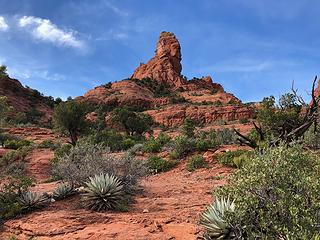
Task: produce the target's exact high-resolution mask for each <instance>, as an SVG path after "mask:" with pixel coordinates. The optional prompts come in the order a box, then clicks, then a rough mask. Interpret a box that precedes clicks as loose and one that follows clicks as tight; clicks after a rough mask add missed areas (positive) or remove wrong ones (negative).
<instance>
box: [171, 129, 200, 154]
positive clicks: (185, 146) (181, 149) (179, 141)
mask: <svg viewBox="0 0 320 240" xmlns="http://www.w3.org/2000/svg"><path fill="white" fill-rule="evenodd" d="M173 145H174V151H173V152H172V153H171V158H172V159H179V158H183V157H185V156H186V155H187V154H188V153H190V152H192V151H194V149H195V140H194V139H191V138H188V137H187V136H184V135H182V136H178V137H177V138H176V139H175V140H174V142H173Z"/></svg>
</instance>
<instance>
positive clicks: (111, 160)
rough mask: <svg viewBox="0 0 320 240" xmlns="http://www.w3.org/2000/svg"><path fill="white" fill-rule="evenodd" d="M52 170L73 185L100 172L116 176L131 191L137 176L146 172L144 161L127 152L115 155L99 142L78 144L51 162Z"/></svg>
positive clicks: (125, 188) (79, 183)
mask: <svg viewBox="0 0 320 240" xmlns="http://www.w3.org/2000/svg"><path fill="white" fill-rule="evenodd" d="M53 173H54V174H55V175H58V176H60V177H61V178H62V179H63V180H65V181H66V182H68V183H69V184H71V185H72V186H73V187H78V186H83V185H84V184H85V182H87V181H88V179H89V177H92V176H95V175H99V174H101V173H103V174H106V173H108V174H110V175H115V176H117V177H118V178H119V179H120V180H121V182H122V183H123V185H124V190H125V191H126V192H128V193H130V192H133V190H134V187H135V185H136V183H137V180H138V179H139V178H140V177H142V176H144V175H146V174H147V173H148V169H147V167H146V164H145V163H144V162H143V161H139V160H136V159H135V158H134V157H132V156H130V155H126V156H125V157H122V158H119V159H117V158H115V157H114V156H112V155H110V154H109V153H108V149H106V148H105V147H103V146H101V145H90V144H87V145H77V146H75V147H73V148H71V150H70V152H69V153H68V154H66V155H64V156H63V157H61V158H60V159H59V160H58V161H57V162H56V163H55V164H54V165H53Z"/></svg>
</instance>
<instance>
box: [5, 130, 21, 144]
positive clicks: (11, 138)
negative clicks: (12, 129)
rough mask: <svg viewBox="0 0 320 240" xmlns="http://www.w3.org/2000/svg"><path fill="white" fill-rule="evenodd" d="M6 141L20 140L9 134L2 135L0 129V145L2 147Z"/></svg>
mask: <svg viewBox="0 0 320 240" xmlns="http://www.w3.org/2000/svg"><path fill="white" fill-rule="evenodd" d="M8 140H20V138H18V137H16V136H14V135H11V134H7V133H3V132H1V129H0V145H1V146H2V147H4V143H5V142H6V141H8Z"/></svg>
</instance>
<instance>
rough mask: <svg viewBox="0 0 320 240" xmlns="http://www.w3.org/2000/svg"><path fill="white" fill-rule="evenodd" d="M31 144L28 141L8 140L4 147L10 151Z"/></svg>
mask: <svg viewBox="0 0 320 240" xmlns="http://www.w3.org/2000/svg"><path fill="white" fill-rule="evenodd" d="M30 145H31V142H30V141H28V140H14V139H12V140H6V141H5V142H4V147H5V148H9V149H14V150H17V149H18V148H21V147H24V146H30Z"/></svg>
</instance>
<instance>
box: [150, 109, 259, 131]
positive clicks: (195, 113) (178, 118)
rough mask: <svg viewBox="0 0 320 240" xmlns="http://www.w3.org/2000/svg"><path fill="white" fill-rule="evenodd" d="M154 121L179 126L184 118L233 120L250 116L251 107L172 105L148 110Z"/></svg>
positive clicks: (209, 121) (206, 120)
mask: <svg viewBox="0 0 320 240" xmlns="http://www.w3.org/2000/svg"><path fill="white" fill-rule="evenodd" d="M145 113H147V114H149V115H150V116H151V117H152V118H153V119H154V121H155V122H157V123H159V124H162V125H164V126H169V127H172V126H181V125H182V124H183V122H184V120H185V119H186V118H191V119H194V120H196V121H199V122H201V123H203V124H212V123H215V122H217V121H219V120H223V121H234V120H239V119H245V118H251V117H252V115H253V109H252V108H249V107H246V106H243V105H228V106H221V107H215V106H210V105H202V106H195V105H174V106H168V107H165V108H163V109H160V110H149V111H146V112H145Z"/></svg>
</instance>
